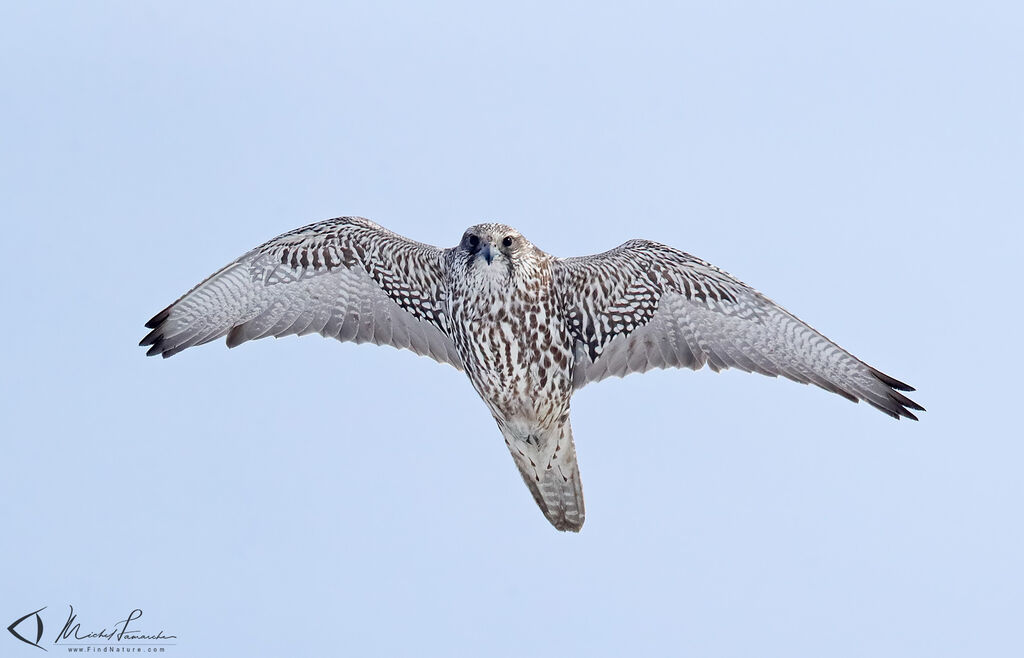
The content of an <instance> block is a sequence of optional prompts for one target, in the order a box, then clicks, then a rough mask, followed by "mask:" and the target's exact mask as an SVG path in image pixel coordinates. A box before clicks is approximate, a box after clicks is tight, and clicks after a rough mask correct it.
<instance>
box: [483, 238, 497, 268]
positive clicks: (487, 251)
mask: <svg viewBox="0 0 1024 658" xmlns="http://www.w3.org/2000/svg"><path fill="white" fill-rule="evenodd" d="M480 255H481V256H483V257H484V260H486V261H487V264H488V265H490V264H491V261H492V260H494V252H492V251H491V245H490V243H487V242H485V243H483V244H482V245H480Z"/></svg>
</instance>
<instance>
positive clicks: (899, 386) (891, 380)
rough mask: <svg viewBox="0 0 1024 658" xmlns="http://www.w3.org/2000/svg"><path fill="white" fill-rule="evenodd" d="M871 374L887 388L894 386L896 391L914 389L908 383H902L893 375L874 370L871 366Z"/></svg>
mask: <svg viewBox="0 0 1024 658" xmlns="http://www.w3.org/2000/svg"><path fill="white" fill-rule="evenodd" d="M871 374H872V375H874V376H875V377H876V378H877V379H878V380H879V381H880V382H882V383H883V384H885V385H886V386H888V387H889V388H894V389H896V390H897V391H914V390H916V389H915V388H914V387H913V386H911V385H910V384H904V383H903V382H901V381H900V380H898V379H896V378H895V377H890V376H889V375H887V374H885V373H884V372H882V371H881V370H875V369H874V368H871Z"/></svg>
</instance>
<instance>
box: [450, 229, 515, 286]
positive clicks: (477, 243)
mask: <svg viewBox="0 0 1024 658" xmlns="http://www.w3.org/2000/svg"><path fill="white" fill-rule="evenodd" d="M456 249H457V250H458V251H459V252H460V253H461V254H462V256H463V257H464V258H465V261H464V262H465V264H466V268H467V270H469V271H476V272H480V273H484V272H486V273H487V274H488V275H490V276H494V275H503V276H509V277H511V276H512V275H513V272H514V270H515V269H516V265H517V264H519V263H521V262H522V261H523V259H524V258H526V257H527V256H528V255H531V254H532V253H533V251H534V246H533V245H532V244H530V242H529V241H528V240H527V239H526V238H524V237H523V236H522V235H521V234H520V233H519V231H517V230H515V229H514V228H512V227H511V226H506V225H504V224H477V225H476V226H470V227H469V228H468V229H466V232H465V233H464V234H463V236H462V241H461V242H460V243H459V246H458V247H456Z"/></svg>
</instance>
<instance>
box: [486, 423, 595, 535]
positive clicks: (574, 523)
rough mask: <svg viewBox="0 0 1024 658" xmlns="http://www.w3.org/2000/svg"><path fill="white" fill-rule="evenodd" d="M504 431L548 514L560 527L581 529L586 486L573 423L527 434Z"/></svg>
mask: <svg viewBox="0 0 1024 658" xmlns="http://www.w3.org/2000/svg"><path fill="white" fill-rule="evenodd" d="M502 433H503V434H504V435H505V445H507V446H508V449H509V452H511V453H512V459H513V460H514V461H515V463H516V466H518V467H519V473H520V475H522V476H523V482H525V483H526V486H527V488H528V489H529V490H530V493H531V494H533V499H534V500H536V501H537V505H538V506H539V507H540V509H541V511H542V512H544V516H546V517H547V519H548V521H550V522H551V525H553V526H555V528H557V529H559V530H572V531H573V532H579V531H580V528H582V527H583V520H584V516H585V512H584V508H583V487H582V486H581V484H580V471H579V467H578V465H577V463H576V446H575V445H574V444H573V440H572V428H571V427H570V426H569V423H568V422H566V423H565V425H563V426H561V427H558V428H555V429H551V430H546V431H541V432H536V433H530V434H527V435H525V436H524V435H522V434H519V433H516V432H512V431H510V430H509V429H507V428H502Z"/></svg>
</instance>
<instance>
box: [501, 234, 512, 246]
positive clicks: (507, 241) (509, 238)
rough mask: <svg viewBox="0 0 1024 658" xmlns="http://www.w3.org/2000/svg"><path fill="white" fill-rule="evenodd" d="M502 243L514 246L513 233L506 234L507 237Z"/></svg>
mask: <svg viewBox="0 0 1024 658" xmlns="http://www.w3.org/2000/svg"><path fill="white" fill-rule="evenodd" d="M501 244H503V245H505V246H506V247H511V246H512V236H511V235H509V236H506V237H505V239H504V240H502V241H501Z"/></svg>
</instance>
